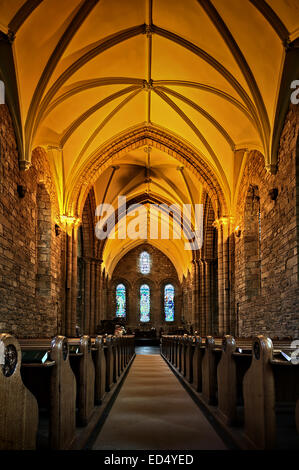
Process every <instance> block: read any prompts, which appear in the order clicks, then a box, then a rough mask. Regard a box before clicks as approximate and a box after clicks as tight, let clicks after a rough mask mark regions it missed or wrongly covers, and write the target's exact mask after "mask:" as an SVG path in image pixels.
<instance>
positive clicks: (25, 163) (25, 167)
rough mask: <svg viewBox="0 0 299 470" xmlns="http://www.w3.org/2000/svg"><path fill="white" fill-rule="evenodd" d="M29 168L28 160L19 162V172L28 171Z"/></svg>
mask: <svg viewBox="0 0 299 470" xmlns="http://www.w3.org/2000/svg"><path fill="white" fill-rule="evenodd" d="M30 167H31V162H29V161H28V160H20V161H19V168H20V171H27V170H29V168H30Z"/></svg>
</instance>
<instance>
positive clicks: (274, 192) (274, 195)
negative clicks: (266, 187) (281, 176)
mask: <svg viewBox="0 0 299 470" xmlns="http://www.w3.org/2000/svg"><path fill="white" fill-rule="evenodd" d="M269 196H270V198H271V199H272V201H276V199H277V196H278V189H277V188H272V189H271V190H270V191H269Z"/></svg>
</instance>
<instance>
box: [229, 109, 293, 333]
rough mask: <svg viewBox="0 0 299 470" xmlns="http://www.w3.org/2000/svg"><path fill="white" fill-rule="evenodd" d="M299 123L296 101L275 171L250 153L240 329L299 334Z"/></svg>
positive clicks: (241, 219)
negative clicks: (298, 187)
mask: <svg viewBox="0 0 299 470" xmlns="http://www.w3.org/2000/svg"><path fill="white" fill-rule="evenodd" d="M298 128H299V106H295V105H291V106H290V109H289V112H288V115H287V117H286V121H285V126H284V130H283V132H282V135H281V139H280V149H279V155H278V171H277V173H276V174H275V175H271V174H270V173H268V172H267V171H266V169H265V164H264V158H263V156H262V155H261V154H260V153H259V152H250V154H249V155H248V159H247V163H246V167H245V170H244V174H243V177H242V181H241V184H240V193H239V197H238V203H237V208H238V209H237V210H238V214H237V219H236V225H239V226H240V229H241V236H240V237H239V238H238V237H236V238H235V286H234V287H235V308H236V316H237V324H238V331H237V333H239V334H240V335H244V336H251V335H254V334H267V335H270V336H281V337H284V336H292V337H297V338H298V337H299V296H298V294H299V290H298V225H297V221H298V214H297V213H296V212H297V211H298V207H296V165H297V166H298V158H299V156H298V154H297V155H296V143H297V139H298ZM297 178H298V175H297ZM297 184H298V181H297ZM274 188H276V189H277V190H278V194H277V198H276V199H275V200H274V199H272V198H271V195H270V191H271V190H273V189H274ZM297 197H298V196H297ZM257 201H258V203H259V206H260V217H261V219H260V226H261V235H260V251H261V252H260V273H259V272H258V263H259V259H258V258H259V254H258V248H257V243H258V240H257V239H256V236H257V233H258V226H257V227H255V234H254V229H253V227H252V223H253V221H254V220H255V223H256V224H258V218H257ZM297 204H298V201H297ZM259 276H260V287H259V286H258V284H259V279H258V278H259Z"/></svg>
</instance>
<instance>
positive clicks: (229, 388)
mask: <svg viewBox="0 0 299 470" xmlns="http://www.w3.org/2000/svg"><path fill="white" fill-rule="evenodd" d="M251 358H252V353H251V345H250V344H249V343H248V341H246V342H244V341H239V340H235V339H234V338H233V337H232V336H230V335H226V336H225V337H224V338H223V340H222V354H221V359H220V362H219V364H218V367H217V387H218V409H219V411H220V413H221V414H222V417H223V420H224V422H225V423H226V424H228V425H237V424H242V422H243V418H242V417H241V416H238V407H240V406H241V407H242V406H243V405H244V400H243V388H242V384H243V378H244V375H245V373H246V371H247V370H248V369H249V367H250V364H251Z"/></svg>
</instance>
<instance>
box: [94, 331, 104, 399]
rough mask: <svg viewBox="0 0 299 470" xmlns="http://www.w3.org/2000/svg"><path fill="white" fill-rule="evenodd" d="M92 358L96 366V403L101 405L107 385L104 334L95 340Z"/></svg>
mask: <svg viewBox="0 0 299 470" xmlns="http://www.w3.org/2000/svg"><path fill="white" fill-rule="evenodd" d="M92 358H93V361H94V368H95V390H94V402H95V405H100V404H101V403H102V400H103V398H104V395H105V385H106V360H105V353H104V338H103V337H102V336H96V337H95V339H94V341H93V347H92Z"/></svg>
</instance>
